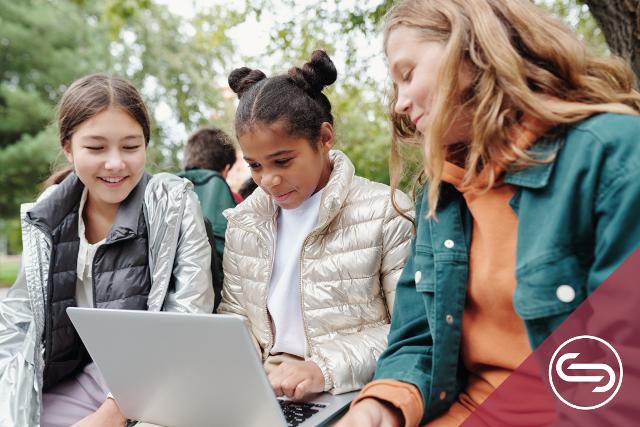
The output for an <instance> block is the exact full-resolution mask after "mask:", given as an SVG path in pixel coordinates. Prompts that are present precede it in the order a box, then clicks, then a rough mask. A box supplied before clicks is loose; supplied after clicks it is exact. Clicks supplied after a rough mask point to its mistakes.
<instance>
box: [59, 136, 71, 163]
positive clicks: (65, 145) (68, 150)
mask: <svg viewBox="0 0 640 427" xmlns="http://www.w3.org/2000/svg"><path fill="white" fill-rule="evenodd" d="M62 151H63V152H64V156H65V157H66V158H67V160H68V161H69V163H71V164H73V153H72V152H71V140H70V139H65V141H64V142H63V143H62Z"/></svg>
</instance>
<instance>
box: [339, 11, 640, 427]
mask: <svg viewBox="0 0 640 427" xmlns="http://www.w3.org/2000/svg"><path fill="white" fill-rule="evenodd" d="M384 36H385V37H384V49H385V54H386V56H387V59H388V64H389V68H390V74H391V78H392V80H393V96H392V97H391V105H390V107H391V111H390V115H391V121H392V124H393V126H392V128H393V131H392V132H393V135H392V141H393V142H392V150H391V159H392V162H391V164H392V177H393V178H392V184H393V186H394V187H395V186H397V184H398V182H399V179H400V177H401V175H402V170H403V165H404V164H405V161H404V159H402V158H401V155H400V154H401V153H402V152H403V150H401V148H402V146H403V145H406V144H411V145H414V146H418V147H421V148H423V150H424V159H423V166H424V167H423V173H422V174H421V178H424V179H423V180H421V181H420V183H424V186H423V188H422V190H421V191H420V193H419V196H418V198H417V201H416V224H415V225H416V237H415V240H414V242H413V245H412V253H411V255H410V256H409V258H408V260H407V263H406V265H405V268H404V271H403V273H402V276H401V277H400V280H399V282H398V285H397V289H396V303H395V307H394V312H393V317H392V325H391V330H390V334H389V340H388V347H387V349H386V350H385V351H384V352H383V354H382V355H381V357H380V360H379V361H378V365H377V368H376V374H375V380H374V381H373V382H372V383H370V384H368V385H367V386H366V387H365V388H364V389H363V391H362V392H361V394H360V395H359V397H358V398H357V399H356V400H355V401H354V403H353V405H352V408H351V410H350V412H349V413H348V414H347V415H346V416H345V417H344V418H343V420H342V421H341V424H340V425H343V426H344V425H358V426H383V425H384V426H393V425H407V426H412V425H417V424H421V425H422V424H425V423H428V425H430V426H431V425H432V426H449V425H458V424H460V423H462V422H463V421H464V420H465V419H466V418H467V417H468V416H470V415H471V414H472V413H473V412H474V411H475V409H476V408H477V407H478V406H479V405H480V404H481V403H482V402H483V401H484V400H485V399H486V398H487V397H488V396H489V395H490V394H491V393H492V392H493V391H494V390H495V389H496V388H497V387H498V386H499V385H500V384H501V383H502V382H503V381H504V380H505V379H506V378H507V377H508V376H509V375H510V374H512V373H513V372H514V370H515V369H516V368H517V367H518V366H519V365H520V364H521V363H522V362H523V361H524V360H525V359H526V358H527V356H529V355H530V354H531V352H532V350H534V349H536V348H537V347H538V346H539V345H540V344H541V342H542V341H543V340H544V339H545V338H546V337H547V336H549V334H551V333H552V332H553V331H554V329H555V328H556V327H557V326H558V325H560V324H561V323H562V322H563V321H564V320H565V319H567V317H568V316H569V315H570V314H571V313H572V312H573V311H574V310H575V309H576V308H577V307H578V305H580V303H581V302H582V301H584V300H585V299H586V298H587V297H588V296H589V295H591V294H592V293H593V292H594V291H595V290H596V289H597V288H598V286H599V285H600V284H601V283H602V282H603V281H604V280H605V279H606V278H607V277H608V276H609V275H610V274H611V273H612V272H613V271H614V270H615V269H616V268H617V267H618V266H620V264H621V263H622V262H623V261H624V260H625V259H626V258H628V257H629V256H630V255H631V253H632V252H633V251H634V250H635V249H636V247H637V245H638V242H640V222H639V221H637V219H636V218H635V217H634V216H635V215H637V212H638V211H639V210H640V186H638V185H637V182H638V179H639V178H640V145H639V144H638V143H637V135H638V134H639V133H640V118H638V111H640V94H639V93H638V92H637V91H636V90H635V80H634V75H633V73H632V72H631V70H630V68H629V66H628V65H627V64H626V63H625V62H624V61H623V60H621V59H619V58H612V57H608V58H597V57H595V56H593V55H592V54H590V53H589V51H588V49H587V48H586V47H585V46H584V44H583V43H582V42H581V41H580V40H579V39H578V38H577V36H576V35H575V34H574V33H573V32H572V31H571V30H569V29H568V28H566V27H565V26H564V25H563V24H562V23H561V22H559V21H558V20H557V19H555V18H554V17H552V16H550V15H549V14H547V13H546V12H544V11H543V10H541V9H539V8H538V7H536V6H535V5H534V4H532V2H530V1H528V0H473V1H469V0H405V1H400V2H399V3H398V4H396V5H395V6H394V7H393V8H392V10H391V11H390V12H389V14H388V17H387V22H386V28H385V32H384ZM539 387H543V384H542V382H541V381H540V378H537V379H536V378H532V379H531V384H530V385H529V387H528V389H529V388H530V390H531V392H532V393H535V390H537V389H538V388H539ZM503 409H504V413H501V414H500V415H495V414H494V415H495V417H496V418H493V419H492V422H493V423H499V424H500V425H513V424H514V423H516V422H517V421H518V417H519V416H522V415H523V414H526V415H527V416H541V417H542V418H543V419H544V417H546V416H549V414H547V413H544V412H545V409H544V408H540V407H536V406H535V403H534V402H533V401H522V402H517V403H514V402H512V403H510V404H509V405H508V406H506V407H505V408H503ZM476 416H479V414H478V413H476Z"/></svg>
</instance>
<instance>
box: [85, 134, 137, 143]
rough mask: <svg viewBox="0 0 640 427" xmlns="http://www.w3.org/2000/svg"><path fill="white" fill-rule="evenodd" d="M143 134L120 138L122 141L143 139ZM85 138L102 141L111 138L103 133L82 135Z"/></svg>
mask: <svg viewBox="0 0 640 427" xmlns="http://www.w3.org/2000/svg"><path fill="white" fill-rule="evenodd" d="M141 138H142V135H127V136H124V137H122V138H120V141H127V140H131V139H141ZM82 139H83V140H94V141H102V142H106V141H108V140H109V139H108V138H105V137H104V136H102V135H86V136H83V137H82Z"/></svg>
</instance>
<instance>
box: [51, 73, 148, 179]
mask: <svg viewBox="0 0 640 427" xmlns="http://www.w3.org/2000/svg"><path fill="white" fill-rule="evenodd" d="M109 107H117V108H121V109H123V110H124V111H126V112H127V113H129V114H130V115H131V117H133V119H134V120H135V121H136V122H138V124H139V125H140V126H141V127H142V133H143V134H144V142H145V146H146V145H149V139H150V138H151V127H150V120H149V113H148V111H147V107H146V106H145V104H144V101H143V100H142V96H140V93H139V92H138V90H137V89H136V88H135V87H134V86H133V85H132V84H131V83H129V82H128V81H127V80H125V79H123V78H120V77H115V76H108V75H105V74H91V75H88V76H85V77H82V78H80V79H78V80H76V81H75V82H73V83H72V84H71V86H69V88H68V89H67V90H66V91H65V93H64V94H63V95H62V99H61V100H60V104H58V114H57V122H58V140H59V142H60V147H62V148H64V147H65V145H66V144H69V143H70V142H71V137H72V136H73V133H74V132H75V131H76V129H77V128H78V126H80V125H81V124H82V123H84V122H85V121H87V120H89V119H91V118H92V117H94V116H96V115H97V114H99V113H101V112H102V111H104V110H105V109H107V108H109ZM72 170H73V168H72V166H71V165H67V166H66V167H64V168H63V169H61V170H58V171H56V172H54V173H53V174H52V175H51V176H50V177H49V178H47V180H46V181H45V182H44V183H43V188H47V187H49V186H50V185H53V184H59V183H60V182H61V181H62V180H63V179H64V178H65V177H66V176H67V175H69V173H71V171H72Z"/></svg>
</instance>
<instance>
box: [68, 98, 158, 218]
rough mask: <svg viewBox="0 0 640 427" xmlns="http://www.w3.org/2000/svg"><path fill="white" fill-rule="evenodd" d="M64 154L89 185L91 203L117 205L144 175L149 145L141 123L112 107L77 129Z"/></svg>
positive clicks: (106, 205)
mask: <svg viewBox="0 0 640 427" xmlns="http://www.w3.org/2000/svg"><path fill="white" fill-rule="evenodd" d="M64 153H65V156H66V157H67V159H68V160H69V162H70V163H72V164H73V168H74V171H75V173H76V174H77V175H78V178H79V179H80V181H82V183H83V184H84V185H85V187H86V188H87V191H88V194H87V197H88V203H89V204H91V205H92V206H95V207H103V208H114V207H116V208H117V206H118V205H119V204H120V203H121V202H122V201H123V200H124V199H126V198H127V196H128V195H129V193H131V191H132V190H133V188H134V187H135V186H136V185H137V184H138V182H139V181H140V178H141V177H142V174H143V172H144V164H145V159H146V146H145V139H144V134H143V131H142V127H141V126H140V124H139V123H138V122H137V121H136V120H135V119H133V118H132V117H131V116H130V115H129V114H128V113H127V112H125V111H124V110H122V109H119V108H113V107H109V108H107V109H106V110H104V111H102V112H100V113H98V114H96V115H95V116H93V117H92V118H90V119H89V120H86V121H85V122H83V123H81V124H80V125H79V126H78V127H77V128H76V129H75V131H74V132H73V135H72V136H71V140H70V141H69V140H68V141H65V144H64Z"/></svg>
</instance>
